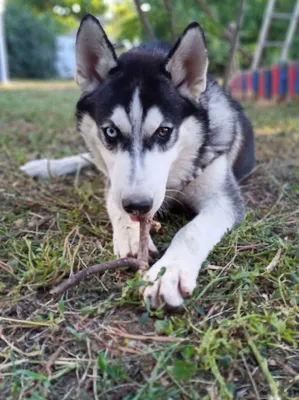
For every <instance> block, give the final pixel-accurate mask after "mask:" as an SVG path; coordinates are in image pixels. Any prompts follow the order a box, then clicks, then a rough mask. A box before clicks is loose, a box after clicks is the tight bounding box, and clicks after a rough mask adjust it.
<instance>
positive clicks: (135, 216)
mask: <svg viewBox="0 0 299 400" xmlns="http://www.w3.org/2000/svg"><path fill="white" fill-rule="evenodd" d="M130 218H131V221H134V222H140V217H138V216H137V215H130Z"/></svg>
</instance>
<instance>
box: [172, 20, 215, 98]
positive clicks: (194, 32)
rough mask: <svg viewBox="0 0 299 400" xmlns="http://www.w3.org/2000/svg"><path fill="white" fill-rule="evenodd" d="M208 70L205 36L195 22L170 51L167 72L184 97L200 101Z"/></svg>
mask: <svg viewBox="0 0 299 400" xmlns="http://www.w3.org/2000/svg"><path fill="white" fill-rule="evenodd" d="M207 69H208V52H207V47H206V41H205V36H204V33H203V30H202V28H201V26H200V25H199V24H198V23H197V22H193V23H192V24H190V25H189V26H188V27H187V28H186V29H185V31H184V32H183V34H182V35H181V37H180V38H179V39H178V41H177V42H176V44H175V45H174V47H173V48H172V50H171V51H170V53H169V55H168V58H167V61H166V70H167V71H168V72H169V73H170V75H171V79H172V81H173V83H174V85H175V87H176V88H177V89H178V90H179V92H180V93H181V94H182V95H183V96H185V97H189V98H192V99H195V100H198V99H199V97H200V94H201V93H202V92H203V91H204V90H205V88H206V81H207Z"/></svg>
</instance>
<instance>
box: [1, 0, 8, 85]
mask: <svg viewBox="0 0 299 400" xmlns="http://www.w3.org/2000/svg"><path fill="white" fill-rule="evenodd" d="M4 7H5V5H4V0H0V84H4V83H7V81H8V72H7V56H6V44H5V32H4Z"/></svg>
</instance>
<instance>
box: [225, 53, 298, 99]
mask: <svg viewBox="0 0 299 400" xmlns="http://www.w3.org/2000/svg"><path fill="white" fill-rule="evenodd" d="M230 91H231V94H232V95H233V96H235V97H238V98H240V97H241V98H250V97H252V95H253V96H254V97H255V98H258V99H265V100H277V99H296V98H298V99H299V61H292V62H289V63H287V64H276V65H273V66H272V67H271V68H261V69H258V70H256V71H244V72H242V73H240V74H237V75H236V76H235V77H234V78H233V79H232V80H231V83H230Z"/></svg>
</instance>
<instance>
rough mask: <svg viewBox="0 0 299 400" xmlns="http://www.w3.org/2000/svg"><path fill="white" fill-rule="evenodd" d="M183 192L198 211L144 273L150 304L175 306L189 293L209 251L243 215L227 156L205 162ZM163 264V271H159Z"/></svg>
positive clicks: (146, 294)
mask: <svg viewBox="0 0 299 400" xmlns="http://www.w3.org/2000/svg"><path fill="white" fill-rule="evenodd" d="M184 193H185V195H186V196H187V198H188V199H189V201H190V205H191V206H192V207H193V208H194V209H195V210H196V211H197V212H198V215H197V216H196V217H195V218H194V219H193V220H192V221H191V222H190V223H189V224H187V225H186V226H185V227H183V228H182V229H181V230H180V231H179V232H178V233H177V234H176V235H175V237H174V239H173V241H172V243H171V245H170V246H169V248H168V250H167V251H166V253H165V254H164V256H163V257H162V258H161V259H160V260H159V261H158V262H157V263H156V264H154V265H153V267H152V268H151V269H150V270H149V271H148V272H147V273H146V275H145V280H148V281H150V282H153V285H152V286H147V287H146V288H145V290H144V298H145V299H147V298H148V299H149V300H150V302H151V306H152V307H153V308H155V307H157V306H158V304H159V301H160V300H163V301H165V303H167V304H168V305H170V306H173V307H176V306H179V305H181V304H182V303H183V301H184V297H186V296H189V295H191V294H192V292H193V290H194V288H195V286H196V279H197V275H198V272H199V270H200V268H201V265H202V263H203V262H204V261H205V259H206V258H207V256H208V254H209V252H210V251H211V250H212V249H213V247H214V246H215V245H216V244H217V243H218V242H219V241H220V240H221V238H222V236H223V235H224V233H225V232H227V231H228V230H230V229H232V228H233V227H234V225H235V224H236V223H238V222H240V221H241V220H242V219H243V217H244V205H243V200H242V198H241V195H240V192H239V188H238V186H237V183H236V181H235V178H234V177H233V174H232V171H231V168H230V166H229V165H228V161H227V158H226V156H221V157H220V158H218V159H217V160H215V161H214V162H213V163H212V164H211V165H210V166H208V167H207V168H206V169H205V171H204V172H203V174H202V175H201V176H199V177H198V178H197V179H196V180H195V181H193V182H192V183H191V184H189V185H188V186H187V188H186V189H185V192H184ZM163 267H165V272H164V274H163V275H162V274H160V275H162V276H159V272H161V269H162V268H163Z"/></svg>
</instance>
